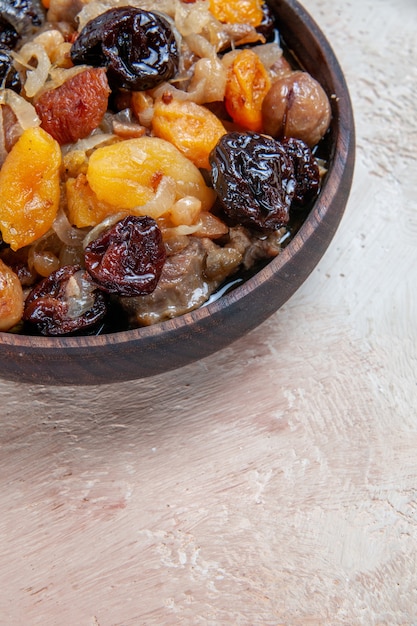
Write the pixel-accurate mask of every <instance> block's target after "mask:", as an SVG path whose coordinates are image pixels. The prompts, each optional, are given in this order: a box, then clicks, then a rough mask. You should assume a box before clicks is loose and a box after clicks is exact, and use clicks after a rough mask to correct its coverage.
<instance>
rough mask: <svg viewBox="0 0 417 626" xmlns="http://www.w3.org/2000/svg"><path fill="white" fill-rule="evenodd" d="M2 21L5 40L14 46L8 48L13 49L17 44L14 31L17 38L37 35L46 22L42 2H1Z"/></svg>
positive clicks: (17, 0)
mask: <svg viewBox="0 0 417 626" xmlns="http://www.w3.org/2000/svg"><path fill="white" fill-rule="evenodd" d="M0 19H1V22H0V29H1V30H2V31H6V35H5V40H6V41H9V42H10V43H11V44H12V45H10V43H9V44H8V45H7V47H10V48H13V47H14V46H15V45H16V43H17V39H16V36H15V35H14V33H13V30H14V31H15V32H16V34H17V37H19V36H21V37H24V36H26V35H31V34H33V33H35V32H36V31H37V30H38V29H39V28H40V27H41V26H42V25H43V24H44V22H45V9H44V7H43V6H42V3H41V1H40V0H0ZM10 38H11V39H10ZM14 39H16V40H15V41H14V43H13V40H14Z"/></svg>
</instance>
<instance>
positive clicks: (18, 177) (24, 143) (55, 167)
mask: <svg viewBox="0 0 417 626" xmlns="http://www.w3.org/2000/svg"><path fill="white" fill-rule="evenodd" d="M60 166H61V150H60V148H59V145H58V143H57V142H56V141H55V139H53V138H52V137H51V136H50V135H49V134H48V133H47V132H45V131H44V130H42V128H29V129H27V130H25V131H24V133H23V134H22V136H21V137H20V138H19V139H18V141H17V142H16V144H15V145H14V146H13V148H12V150H11V152H9V154H8V155H7V157H6V160H5V162H4V163H3V167H2V168H1V171H0V230H1V232H2V235H3V239H4V241H6V242H7V243H9V244H10V246H11V248H12V249H13V250H18V249H19V248H22V247H23V246H26V245H28V244H30V243H32V242H34V241H36V239H39V237H42V235H44V234H45V233H46V232H47V231H48V230H49V228H51V226H52V223H53V221H54V219H55V217H56V214H57V211H58V206H59V197H60V187H59V169H60Z"/></svg>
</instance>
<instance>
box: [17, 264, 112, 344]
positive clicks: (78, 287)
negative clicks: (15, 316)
mask: <svg viewBox="0 0 417 626" xmlns="http://www.w3.org/2000/svg"><path fill="white" fill-rule="evenodd" d="M106 312H107V304H106V298H105V295H104V294H103V293H102V292H101V291H100V290H99V289H98V287H97V285H95V284H94V283H93V281H92V280H91V278H90V276H89V275H88V273H87V272H86V271H85V270H83V269H81V268H80V267H79V266H77V265H65V266H64V267H61V268H60V269H59V270H56V271H55V272H53V273H52V274H50V276H48V277H47V278H44V279H43V280H42V281H41V282H40V283H38V285H36V287H34V288H33V289H32V291H31V292H30V293H29V295H28V297H27V298H26V302H25V310H24V313H23V320H24V321H25V322H29V323H30V324H32V325H34V326H35V327H36V329H37V330H38V331H39V332H40V333H41V334H42V335H55V336H56V335H66V334H68V333H73V332H76V331H80V330H84V329H88V328H90V327H91V326H95V325H96V324H97V323H98V322H99V321H100V320H101V319H103V317H104V316H105V314H106Z"/></svg>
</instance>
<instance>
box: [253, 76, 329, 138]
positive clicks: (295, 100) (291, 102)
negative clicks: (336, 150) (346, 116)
mask: <svg viewBox="0 0 417 626" xmlns="http://www.w3.org/2000/svg"><path fill="white" fill-rule="evenodd" d="M262 117H263V126H264V131H265V132H266V133H268V134H269V135H272V137H276V138H277V139H283V138H284V137H295V138H296V139H302V140H303V141H305V143H306V144H308V145H309V146H310V147H311V148H312V147H313V146H315V145H316V144H317V143H318V142H319V141H320V139H321V138H322V137H323V136H324V134H325V133H326V131H327V129H328V128H329V124H330V119H331V108H330V103H329V99H328V97H327V95H326V92H325V91H324V89H323V87H322V86H321V85H320V84H319V83H318V82H317V81H316V80H315V79H314V78H313V77H312V76H310V74H308V73H307V72H302V71H296V72H291V73H289V74H285V75H284V76H282V77H280V78H278V79H277V80H275V81H274V82H273V83H272V86H271V89H270V90H269V92H268V93H267V95H266V96H265V99H264V101H263V105H262Z"/></svg>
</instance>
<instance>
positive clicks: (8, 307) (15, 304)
mask: <svg viewBox="0 0 417 626" xmlns="http://www.w3.org/2000/svg"><path fill="white" fill-rule="evenodd" d="M22 313H23V290H22V286H21V284H20V281H19V278H18V276H17V274H15V272H13V270H11V269H10V267H8V266H7V265H6V264H5V263H3V261H2V260H1V259H0V331H3V330H10V329H11V328H13V326H15V325H16V324H17V323H18V322H19V321H20V319H21V317H22Z"/></svg>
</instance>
